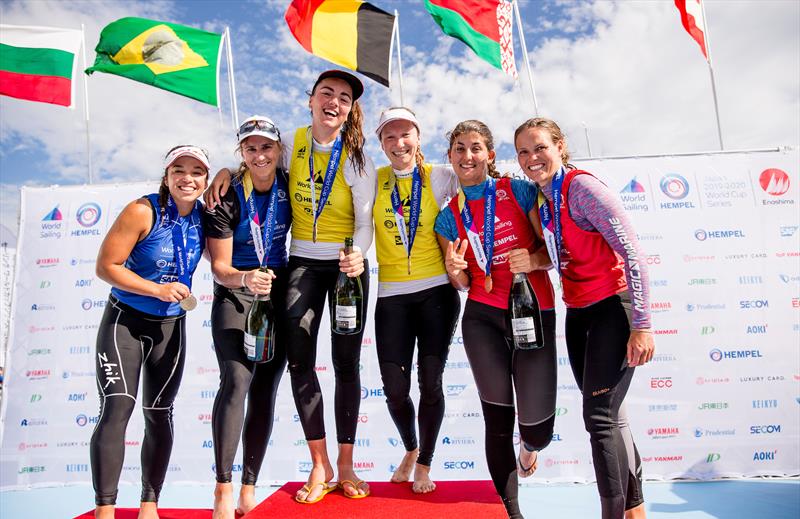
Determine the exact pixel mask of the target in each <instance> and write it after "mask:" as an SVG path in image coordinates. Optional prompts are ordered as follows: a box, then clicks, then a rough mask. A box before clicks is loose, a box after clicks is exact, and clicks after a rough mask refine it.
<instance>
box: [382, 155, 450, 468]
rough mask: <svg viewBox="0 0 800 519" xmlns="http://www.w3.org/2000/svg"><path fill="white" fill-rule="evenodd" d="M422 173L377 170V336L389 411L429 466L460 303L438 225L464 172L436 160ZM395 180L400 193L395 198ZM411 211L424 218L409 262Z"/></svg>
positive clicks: (402, 435)
mask: <svg viewBox="0 0 800 519" xmlns="http://www.w3.org/2000/svg"><path fill="white" fill-rule="evenodd" d="M418 174H419V177H418V179H415V178H414V170H413V169H411V170H408V171H397V170H393V169H392V168H391V167H390V166H387V167H383V168H380V169H378V192H377V195H376V198H375V206H374V207H373V219H374V220H375V246H376V253H377V259H378V282H379V284H378V302H377V304H376V306H375V340H376V349H377V352H378V361H379V363H380V370H381V378H382V380H383V392H384V394H385V395H386V404H387V406H388V407H389V414H390V415H391V417H392V420H393V421H394V424H395V426H396V427H397V430H398V432H399V433H400V438H401V439H402V440H403V445H404V446H405V448H406V451H413V450H414V449H416V448H418V447H419V455H418V457H417V463H419V464H420V465H425V466H430V465H431V462H432V460H433V451H434V449H435V448H436V438H437V437H438V435H439V429H440V428H441V425H442V419H443V418H444V407H445V401H444V393H443V391H442V373H443V372H444V366H445V363H446V362H447V355H448V353H449V350H450V341H451V340H452V337H453V331H454V330H455V325H456V322H457V320H458V314H459V312H460V310H461V300H460V298H459V297H458V293H457V291H456V290H455V288H453V286H452V285H451V284H450V282H449V280H448V279H447V273H446V272H445V269H444V259H443V257H442V250H441V248H440V247H439V244H438V242H437V241H436V233H435V232H434V229H433V226H434V223H435V221H436V215H437V214H438V213H439V207H440V206H441V205H442V204H443V203H444V202H445V201H446V199H447V198H448V197H450V196H452V195H453V194H455V192H456V189H457V188H458V179H457V178H456V176H455V174H454V173H453V172H452V170H451V169H449V168H442V167H437V168H434V167H432V166H430V165H425V167H424V168H423V171H422V172H418ZM415 182H418V192H419V196H418V198H419V209H418V210H415V209H414V207H415V206H414V204H413V203H412V201H413V200H412V199H413V198H414V197H412V196H411V194H412V188H413V185H414V183H415ZM395 186H396V187H397V195H396V197H394V202H393V201H392V200H393V192H394V189H395ZM395 206H397V209H395ZM398 210H399V211H398ZM400 212H402V214H400ZM412 214H416V216H414V219H415V220H416V219H417V218H418V219H419V223H418V225H417V227H416V229H415V232H414V241H413V244H411V255H410V266H409V256H408V254H407V250H406V246H405V245H404V240H403V236H402V235H401V232H400V231H399V230H398V228H399V225H398V222H399V220H398V218H402V221H403V226H404V227H405V229H406V230H405V238H406V240H405V242H406V243H408V242H409V240H410V234H411V231H410V229H409V223H410V219H411V217H412ZM409 270H410V273H409ZM415 343H416V344H417V347H418V348H419V353H418V354H417V379H418V381H419V392H420V402H419V415H418V417H417V421H418V422H419V443H418V442H417V432H416V427H415V425H414V421H415V420H414V417H415V410H414V403H413V402H412V400H411V397H410V396H409V391H410V389H411V371H412V369H411V368H412V366H411V363H412V362H413V359H414V345H415Z"/></svg>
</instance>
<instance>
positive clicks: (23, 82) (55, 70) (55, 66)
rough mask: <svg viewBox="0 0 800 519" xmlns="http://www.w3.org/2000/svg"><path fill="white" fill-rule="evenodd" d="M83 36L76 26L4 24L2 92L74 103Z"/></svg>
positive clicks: (0, 64)
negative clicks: (64, 27)
mask: <svg viewBox="0 0 800 519" xmlns="http://www.w3.org/2000/svg"><path fill="white" fill-rule="evenodd" d="M82 40H83V33H82V32H81V31H77V30H74V29H59V28H56V27H30V26H22V25H0V95H5V96H9V97H16V98H17V99H25V100H27V101H39V102H41V103H51V104H55V105H61V106H72V76H73V71H74V68H75V55H76V54H77V53H78V51H79V50H80V49H81V41H82Z"/></svg>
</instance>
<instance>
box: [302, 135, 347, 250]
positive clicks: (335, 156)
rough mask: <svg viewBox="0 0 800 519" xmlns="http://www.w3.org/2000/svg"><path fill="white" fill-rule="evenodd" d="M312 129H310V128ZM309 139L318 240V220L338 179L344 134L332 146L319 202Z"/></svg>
mask: <svg viewBox="0 0 800 519" xmlns="http://www.w3.org/2000/svg"><path fill="white" fill-rule="evenodd" d="M309 130H310V129H309ZM307 139H308V141H309V147H308V148H309V152H308V180H309V183H310V184H311V212H312V213H314V230H313V241H315V242H316V241H317V220H319V217H320V215H321V214H322V211H323V210H324V209H325V204H326V203H327V201H328V196H330V194H331V191H332V190H333V181H334V180H335V179H336V171H337V170H338V169H339V159H341V156H342V148H343V147H344V146H343V144H342V134H341V133H339V135H337V136H336V140H335V141H333V147H332V148H331V156H330V158H329V159H328V167H327V168H325V179H324V180H323V181H322V191H320V193H319V202H318V203H317V202H316V197H317V194H316V185H315V184H314V150H313V149H312V144H313V140H312V139H311V138H310V137H307Z"/></svg>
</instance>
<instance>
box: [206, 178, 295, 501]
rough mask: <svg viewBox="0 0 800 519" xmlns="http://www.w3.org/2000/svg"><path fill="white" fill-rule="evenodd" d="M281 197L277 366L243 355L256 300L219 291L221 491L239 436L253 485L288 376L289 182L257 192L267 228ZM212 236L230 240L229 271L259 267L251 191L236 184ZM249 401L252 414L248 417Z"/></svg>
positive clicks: (273, 295)
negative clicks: (251, 217)
mask: <svg viewBox="0 0 800 519" xmlns="http://www.w3.org/2000/svg"><path fill="white" fill-rule="evenodd" d="M273 189H277V193H276V198H275V203H277V208H276V210H275V211H276V212H275V224H274V226H273V227H274V234H273V241H272V246H271V248H270V251H269V258H268V263H267V266H268V267H269V269H270V270H272V271H273V273H274V274H275V275H276V278H275V279H273V281H272V289H271V291H270V299H271V300H272V306H273V308H274V309H275V317H276V319H275V325H276V328H275V354H274V357H273V359H272V360H271V361H269V362H265V363H261V364H255V363H254V362H252V361H250V360H247V356H246V355H245V352H244V349H243V344H244V328H245V321H246V319H247V314H248V312H249V311H250V307H251V306H252V304H253V299H254V294H253V293H252V292H250V290H248V289H247V288H245V287H241V288H227V287H225V286H223V285H221V284H219V283H216V282H215V283H214V302H213V303H212V306H211V334H212V336H213V339H214V353H216V356H217V362H218V363H219V371H220V381H219V391H218V392H217V396H216V398H215V399H214V407H213V410H212V415H211V427H212V433H213V441H214V462H215V472H216V478H217V482H218V483H230V482H231V470H232V467H233V460H234V457H235V456H236V450H237V448H238V445H239V436H240V435H241V437H242V448H243V455H242V484H244V485H255V484H256V480H257V479H258V473H259V471H260V469H261V463H262V462H263V460H264V455H265V453H266V450H267V444H268V443H269V438H270V435H271V434H272V424H273V415H274V411H275V396H276V394H277V391H278V384H279V383H280V381H281V375H283V370H284V369H285V368H286V329H285V326H284V325H285V322H286V318H285V308H286V284H287V282H288V272H287V269H286V264H287V253H286V234H287V232H288V230H289V226H290V225H291V207H290V204H289V199H288V193H289V190H288V186H287V175H286V172H285V171H283V170H278V171H277V172H276V175H275V181H274V183H273V184H272V187H271V188H270V189H269V190H268V191H267V192H264V193H261V192H258V191H253V196H254V201H255V207H256V210H257V211H258V216H259V220H258V221H259V222H261V226H262V228H263V226H264V225H266V224H267V222H266V213H267V209H268V208H269V204H270V197H271V195H272V190H273ZM206 222H207V223H206V236H208V237H209V238H216V239H229V238H230V239H232V240H233V254H232V258H231V265H232V266H233V267H234V268H236V269H238V270H241V271H242V272H247V271H250V270H253V269H257V268H259V266H260V262H259V259H258V256H257V254H256V251H255V246H254V245H253V237H252V235H251V232H250V223H249V217H248V210H247V203H246V198H245V189H244V186H243V185H242V183H241V182H240V181H234V182H233V185H232V188H231V189H229V190H228V191H227V192H226V194H225V197H224V198H223V199H222V201H221V204H220V205H219V206H218V207H217V208H216V209H215V211H214V213H213V214H208V215H207V217H206ZM245 397H246V399H247V410H246V412H245Z"/></svg>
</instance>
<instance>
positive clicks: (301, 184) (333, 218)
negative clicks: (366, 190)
mask: <svg viewBox="0 0 800 519" xmlns="http://www.w3.org/2000/svg"><path fill="white" fill-rule="evenodd" d="M311 143H312V138H311V130H310V128H309V127H307V126H304V127H302V128H298V129H297V131H296V132H295V134H294V148H293V150H292V157H291V159H290V162H289V196H290V197H291V201H292V236H293V237H294V238H297V239H299V240H307V241H311V240H312V229H313V225H314V213H313V207H314V206H315V205H316V204H317V203H318V202H319V196H320V193H321V192H322V181H323V180H324V178H325V170H326V169H327V167H328V159H329V158H330V156H331V153H330V152H314V169H315V170H316V171H314V194H315V197H314V202H315V204H314V206H312V204H311V184H309V175H308V154H309V153H311ZM346 163H347V151H346V150H342V154H341V158H340V160H339V168H338V169H337V170H336V179H335V180H334V181H333V188H332V189H331V193H330V196H329V197H328V201H327V203H326V204H325V209H323V210H322V214H320V216H319V219H318V220H317V241H318V242H332V243H342V242H343V241H344V239H345V238H346V237H348V236H352V235H353V231H354V230H355V214H354V212H353V194H352V193H351V192H350V186H348V185H347V182H345V178H344V168H345V164H346Z"/></svg>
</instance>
